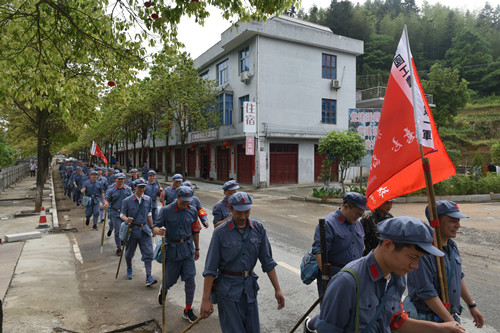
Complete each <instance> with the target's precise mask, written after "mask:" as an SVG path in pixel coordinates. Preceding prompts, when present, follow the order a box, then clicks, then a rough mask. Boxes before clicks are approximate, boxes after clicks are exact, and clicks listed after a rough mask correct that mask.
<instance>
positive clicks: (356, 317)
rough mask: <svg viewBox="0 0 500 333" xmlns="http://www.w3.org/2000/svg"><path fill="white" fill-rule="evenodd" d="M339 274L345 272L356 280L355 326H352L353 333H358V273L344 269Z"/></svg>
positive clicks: (350, 269)
mask: <svg viewBox="0 0 500 333" xmlns="http://www.w3.org/2000/svg"><path fill="white" fill-rule="evenodd" d="M341 272H347V273H349V274H351V275H352V276H353V277H354V280H356V314H355V324H354V325H355V326H354V332H355V333H358V332H359V292H360V291H359V277H358V273H357V272H356V271H355V270H354V269H352V268H344V269H343V270H342V271H341Z"/></svg>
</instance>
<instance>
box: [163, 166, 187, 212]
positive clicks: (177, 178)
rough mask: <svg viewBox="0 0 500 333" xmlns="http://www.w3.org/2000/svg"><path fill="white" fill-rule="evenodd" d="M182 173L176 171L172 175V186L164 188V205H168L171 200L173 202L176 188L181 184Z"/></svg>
mask: <svg viewBox="0 0 500 333" xmlns="http://www.w3.org/2000/svg"><path fill="white" fill-rule="evenodd" d="M182 179H183V178H182V175H181V174H180V173H176V174H175V175H173V176H172V186H168V187H166V188H165V191H164V192H165V193H164V199H163V200H164V202H165V206H166V205H170V204H171V203H172V202H174V200H175V198H176V195H177V194H176V193H177V189H178V188H179V187H180V186H181V184H182Z"/></svg>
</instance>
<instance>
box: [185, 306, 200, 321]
mask: <svg viewBox="0 0 500 333" xmlns="http://www.w3.org/2000/svg"><path fill="white" fill-rule="evenodd" d="M183 317H184V319H187V320H189V322H190V323H192V322H194V321H195V320H196V319H198V317H197V316H196V315H195V314H194V313H193V309H192V308H191V309H189V310H187V312H186V311H184V312H183Z"/></svg>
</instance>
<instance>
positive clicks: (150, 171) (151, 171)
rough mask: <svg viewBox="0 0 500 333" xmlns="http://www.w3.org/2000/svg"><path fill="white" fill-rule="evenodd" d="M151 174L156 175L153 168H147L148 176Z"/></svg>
mask: <svg viewBox="0 0 500 333" xmlns="http://www.w3.org/2000/svg"><path fill="white" fill-rule="evenodd" d="M151 175H156V172H155V171H154V170H149V171H148V176H151Z"/></svg>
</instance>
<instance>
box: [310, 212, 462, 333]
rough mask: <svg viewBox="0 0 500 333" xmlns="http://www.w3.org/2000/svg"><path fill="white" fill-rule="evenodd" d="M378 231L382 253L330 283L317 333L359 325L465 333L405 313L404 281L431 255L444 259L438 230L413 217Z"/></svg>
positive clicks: (454, 324)
mask: <svg viewBox="0 0 500 333" xmlns="http://www.w3.org/2000/svg"><path fill="white" fill-rule="evenodd" d="M377 228H378V231H379V233H380V243H379V245H378V247H377V248H376V249H375V250H374V251H372V252H370V253H369V254H368V255H367V256H365V257H362V258H360V259H358V260H355V261H352V262H351V263H349V264H348V265H346V269H350V270H351V271H350V272H348V271H346V270H344V271H341V272H339V273H337V274H336V275H335V276H334V277H333V278H332V280H330V283H329V284H328V287H327V289H326V293H325V296H324V298H323V303H322V305H321V312H320V314H319V316H317V317H316V318H315V319H316V320H315V324H314V328H315V329H316V330H317V332H320V333H327V332H346V333H347V332H354V331H355V326H356V321H358V324H359V331H360V332H387V333H389V332H391V330H393V331H397V332H425V333H432V332H465V329H464V328H463V327H462V326H461V325H460V324H459V323H457V322H455V321H453V322H447V323H441V324H438V323H433V322H428V321H423V320H414V319H411V318H408V314H407V313H406V312H405V311H403V309H402V305H401V296H402V295H403V292H404V291H405V288H406V283H405V278H404V275H405V274H406V273H407V272H410V271H412V270H414V269H416V268H418V266H419V259H421V258H422V257H423V256H424V255H426V254H427V255H431V256H443V253H442V252H441V251H439V250H438V249H437V248H436V247H434V246H433V245H432V241H433V233H434V230H433V229H432V228H431V227H430V226H428V225H427V224H425V223H424V222H422V221H420V220H418V219H416V218H413V217H407V216H401V217H396V218H392V219H388V220H385V221H383V222H381V223H380V224H379V225H378V226H377ZM358 283H359V287H357V284H358ZM357 293H358V295H357ZM356 312H358V313H356ZM308 331H309V330H307V331H306V332H308ZM309 332H310V331H309Z"/></svg>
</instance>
